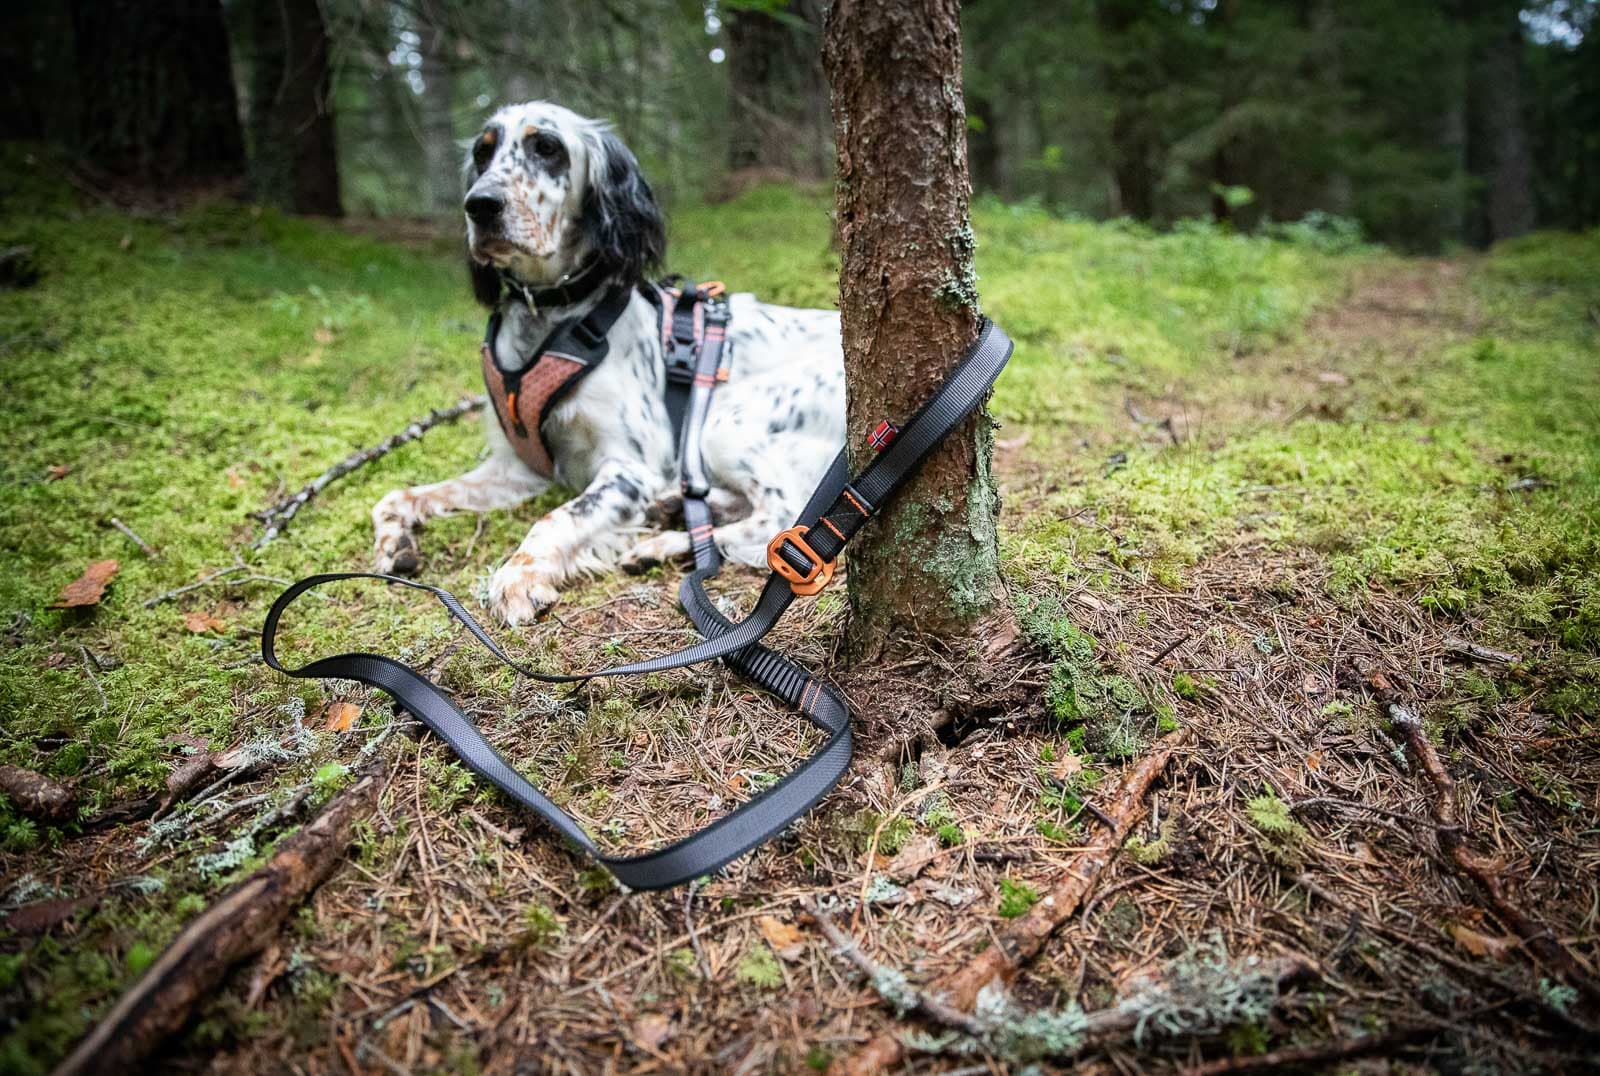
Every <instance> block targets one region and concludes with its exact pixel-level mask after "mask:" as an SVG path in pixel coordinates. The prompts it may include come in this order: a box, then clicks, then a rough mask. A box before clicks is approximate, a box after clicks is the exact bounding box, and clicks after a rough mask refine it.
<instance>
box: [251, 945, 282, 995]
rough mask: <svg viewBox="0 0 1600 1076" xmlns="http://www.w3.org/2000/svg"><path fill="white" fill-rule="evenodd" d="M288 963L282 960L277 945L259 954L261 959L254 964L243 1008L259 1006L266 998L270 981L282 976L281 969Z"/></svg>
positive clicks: (280, 950) (280, 951)
mask: <svg viewBox="0 0 1600 1076" xmlns="http://www.w3.org/2000/svg"><path fill="white" fill-rule="evenodd" d="M287 966H288V962H287V961H285V960H284V959H283V950H282V949H281V948H280V947H279V946H277V945H271V946H268V947H267V951H266V952H265V953H262V954H261V959H260V960H259V961H258V962H257V963H256V970H255V974H254V975H252V976H250V989H249V991H248V992H246V994H245V997H244V1007H245V1008H247V1009H253V1008H255V1007H256V1006H257V1005H260V1004H261V999H262V998H264V997H266V996H267V988H268V987H269V986H271V985H272V981H273V980H274V979H276V978H277V977H278V976H279V975H282V974H283V969H284V968H285V967H287Z"/></svg>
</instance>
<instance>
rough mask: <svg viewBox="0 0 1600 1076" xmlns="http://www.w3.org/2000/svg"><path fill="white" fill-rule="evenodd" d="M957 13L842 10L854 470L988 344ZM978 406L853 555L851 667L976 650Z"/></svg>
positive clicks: (939, 6)
mask: <svg viewBox="0 0 1600 1076" xmlns="http://www.w3.org/2000/svg"><path fill="white" fill-rule="evenodd" d="M957 9H958V5H957V0H836V2H835V4H834V5H833V7H832V8H831V10H830V11H829V13H828V17H827V26H826V33H825V41H824V49H823V52H824V61H825V63H826V65H827V70H828V78H829V82H830V84H831V87H832V91H833V120H834V131H835V139H836V144H837V148H838V157H839V171H838V190H837V217H838V223H839V231H840V239H841V242H842V246H843V265H842V267H841V270H840V290H839V307H840V312H841V314H842V315H843V321H844V349H845V378H846V384H847V398H848V417H849V422H848V427H847V428H848V430H849V433H848V436H847V441H848V443H849V447H850V453H851V456H852V460H851V469H852V470H859V469H860V468H861V467H862V466H863V465H864V464H865V462H866V460H867V458H868V456H869V455H870V453H871V452H872V449H871V448H870V447H868V445H867V443H866V435H867V433H868V432H869V431H870V430H872V428H873V427H874V426H875V425H877V423H878V422H879V420H881V419H883V418H890V419H892V420H894V421H895V422H897V423H903V422H904V421H905V420H906V419H907V418H909V417H910V416H911V415H912V414H913V413H914V411H915V409H916V408H917V407H918V406H919V405H920V404H921V403H922V401H923V400H925V399H926V398H927V397H928V396H929V395H930V394H931V393H932V392H933V391H934V390H935V389H936V388H937V387H938V385H939V384H941V383H942V382H943V380H944V377H945V375H946V374H948V373H949V371H950V370H951V369H952V368H953V367H954V365H955V363H956V361H957V360H958V359H959V358H960V357H961V355H962V353H963V352H964V350H965V349H966V348H967V347H968V346H969V345H970V344H971V343H972V342H973V340H975V339H976V337H977V330H978V295H977V289H976V278H975V275H974V272H973V264H972V255H973V245H974V242H973V234H972V226H971V223H970V221H969V219H968V200H969V198H970V194H971V186H970V183H969V181H968V178H967V155H966V148H967V147H966V141H967V140H966V113H965V109H964V107H963V103H962V93H961V28H960V24H959V22H958V18H957ZM993 443H994V436H993V424H992V422H991V420H990V418H989V414H988V411H987V409H985V408H980V409H979V410H978V411H977V413H976V414H975V415H973V417H971V418H969V419H968V420H967V421H966V422H964V423H963V424H962V425H961V426H960V427H958V428H957V429H956V430H955V431H954V432H953V433H952V434H951V435H950V436H949V437H948V438H947V439H946V440H945V442H944V443H943V444H942V445H941V446H940V447H939V448H938V449H937V450H936V451H935V452H934V453H933V454H932V455H931V456H930V457H928V460H927V462H926V464H925V465H924V467H923V468H922V470H921V472H920V473H919V474H918V475H917V477H916V478H915V479H913V480H912V481H911V482H910V483H909V484H908V485H907V486H906V487H905V489H904V490H903V491H902V493H901V495H900V496H899V497H898V498H897V499H896V500H895V501H894V502H893V503H891V504H890V505H888V506H886V507H885V508H884V510H883V511H882V514H881V516H880V518H879V519H878V520H877V521H876V522H875V523H874V524H873V525H872V526H871V527H869V528H868V529H867V531H866V532H865V533H864V534H863V535H862V536H861V537H860V539H858V540H857V541H856V542H855V543H853V544H852V546H851V550H850V572H849V586H850V609H851V617H850V626H849V629H848V644H849V647H850V650H851V652H852V654H853V655H854V656H855V657H857V658H860V659H870V658H872V657H875V656H877V655H880V654H882V653H883V652H884V651H885V649H886V648H888V647H890V646H892V645H894V643H895V642H896V640H901V639H904V638H907V637H909V636H911V635H912V634H913V633H915V634H917V635H922V636H932V637H936V638H939V639H942V640H944V641H946V642H950V641H959V640H961V639H963V638H967V637H970V636H971V634H972V629H973V627H974V625H975V624H976V623H977V622H978V620H979V619H980V618H981V617H983V616H984V614H986V613H988V612H990V611H991V610H993V609H994V608H995V607H996V604H997V599H998V598H999V597H1000V595H1001V593H1002V592H1001V583H1000V574H999V554H998V549H997V545H996V535H995V517H996V514H997V512H998V510H999V498H998V494H997V492H996V489H995V484H994V479H993V477H992V475H991V474H990V455H991V451H992V448H993Z"/></svg>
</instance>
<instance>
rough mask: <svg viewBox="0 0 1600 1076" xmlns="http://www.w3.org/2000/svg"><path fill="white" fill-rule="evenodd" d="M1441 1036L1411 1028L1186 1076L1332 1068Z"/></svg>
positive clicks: (1227, 1063)
mask: <svg viewBox="0 0 1600 1076" xmlns="http://www.w3.org/2000/svg"><path fill="white" fill-rule="evenodd" d="M1438 1034H1439V1030H1438V1028H1431V1027H1407V1028H1401V1029H1400V1030H1398V1031H1391V1032H1389V1033H1387V1034H1384V1035H1363V1036H1361V1037H1360V1038H1350V1039H1334V1040H1333V1041H1332V1042H1325V1043H1323V1044H1322V1045H1320V1046H1295V1047H1289V1048H1287V1049H1283V1050H1273V1051H1272V1052H1271V1053H1267V1054H1253V1055H1248V1056H1245V1057H1224V1058H1219V1059H1218V1060H1216V1061H1208V1062H1206V1063H1205V1064H1203V1065H1196V1066H1194V1067H1193V1068H1189V1069H1185V1070H1183V1071H1184V1074H1185V1076H1226V1074H1228V1073H1233V1072H1278V1071H1280V1070H1282V1069H1285V1068H1293V1067H1296V1066H1300V1065H1319V1066H1321V1065H1329V1064H1331V1063H1333V1062H1335V1061H1348V1060H1349V1059H1351V1058H1354V1057H1371V1056H1372V1055H1373V1054H1388V1053H1391V1052H1392V1051H1395V1050H1398V1049H1400V1048H1401V1047H1403V1046H1410V1045H1412V1044H1413V1043H1418V1042H1422V1041H1424V1040H1426V1039H1431V1038H1435V1037H1437V1036H1438Z"/></svg>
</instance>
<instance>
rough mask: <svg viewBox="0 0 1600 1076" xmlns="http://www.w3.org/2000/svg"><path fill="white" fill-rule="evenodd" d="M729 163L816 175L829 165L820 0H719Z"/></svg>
mask: <svg viewBox="0 0 1600 1076" xmlns="http://www.w3.org/2000/svg"><path fill="white" fill-rule="evenodd" d="M723 10H724V12H725V16H726V19H727V23H726V25H727V28H728V48H727V55H728V61H727V63H728V95H729V107H730V111H731V114H732V119H733V123H732V126H731V129H730V131H729V135H728V165H729V167H730V168H732V169H733V170H734V171H739V170H740V169H746V168H757V169H762V170H771V171H777V172H781V173H784V174H787V175H791V176H801V177H805V178H810V179H821V178H823V177H825V176H827V175H828V174H829V172H830V171H831V169H832V165H833V162H832V153H831V150H832V145H831V138H830V135H831V132H830V130H829V125H828V85H827V80H826V79H825V78H824V76H823V72H822V50H821V40H820V35H821V32H822V5H821V3H820V2H819V0H775V2H774V0H765V2H750V0H744V2H741V3H737V4H725V5H723Z"/></svg>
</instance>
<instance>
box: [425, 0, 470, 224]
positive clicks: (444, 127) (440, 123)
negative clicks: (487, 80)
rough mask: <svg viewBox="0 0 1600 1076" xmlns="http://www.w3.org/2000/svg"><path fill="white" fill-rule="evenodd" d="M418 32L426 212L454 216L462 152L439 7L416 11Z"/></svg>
mask: <svg viewBox="0 0 1600 1076" xmlns="http://www.w3.org/2000/svg"><path fill="white" fill-rule="evenodd" d="M417 13H418V19H417V33H418V34H419V35H420V36H421V37H422V44H421V45H420V46H419V51H420V52H421V53H422V66H421V68H419V73H420V74H421V75H422V94H421V96H420V97H419V98H418V104H419V107H420V111H421V120H422V122H421V123H420V124H419V125H418V126H419V127H420V128H421V131H420V132H419V133H420V134H421V137H422V159H423V163H424V165H425V167H426V170H427V175H426V176H425V177H424V178H425V179H426V181H427V205H428V212H429V213H432V214H435V215H438V216H446V215H449V216H454V215H457V214H459V213H460V212H461V153H460V150H458V149H457V148H456V143H455V130H454V126H455V125H454V123H453V121H452V118H451V117H452V112H451V104H452V96H453V94H454V90H455V83H454V79H453V78H452V77H451V74H452V72H451V69H450V48H449V38H448V37H447V36H446V34H445V28H444V26H443V25H442V20H441V19H440V18H439V17H438V16H439V11H438V5H436V4H434V3H423V4H421V5H420V6H419V7H418V8H417Z"/></svg>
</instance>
